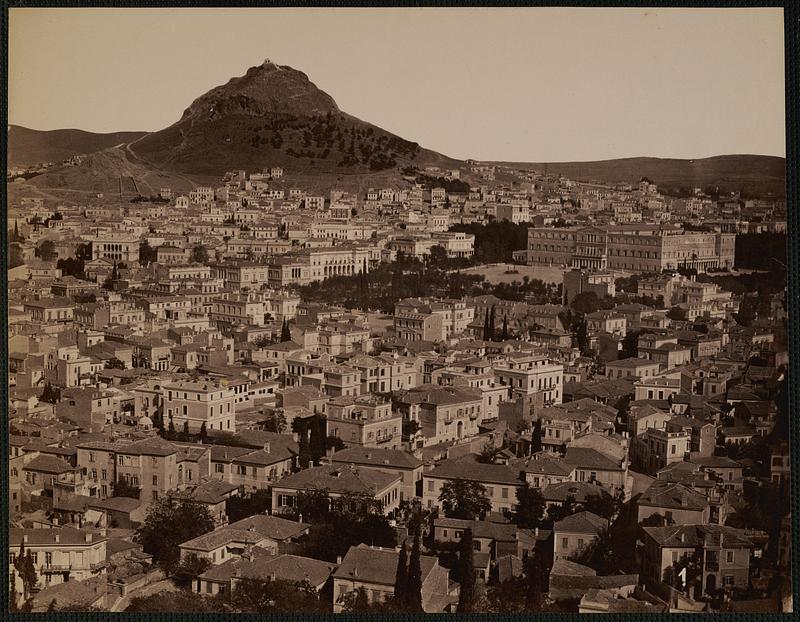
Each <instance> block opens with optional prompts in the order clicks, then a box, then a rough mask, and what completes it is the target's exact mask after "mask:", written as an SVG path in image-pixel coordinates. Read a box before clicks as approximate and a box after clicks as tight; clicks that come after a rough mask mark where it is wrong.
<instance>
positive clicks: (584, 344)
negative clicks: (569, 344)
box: [575, 319, 591, 355]
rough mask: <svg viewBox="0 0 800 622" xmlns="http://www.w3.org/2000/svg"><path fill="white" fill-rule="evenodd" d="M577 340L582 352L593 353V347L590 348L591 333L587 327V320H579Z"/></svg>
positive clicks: (585, 353)
mask: <svg viewBox="0 0 800 622" xmlns="http://www.w3.org/2000/svg"><path fill="white" fill-rule="evenodd" d="M575 340H576V342H577V346H578V349H579V350H580V351H581V354H584V355H588V354H591V349H590V348H589V334H588V329H587V327H586V320H583V319H581V320H579V321H578V329H577V331H576V334H575Z"/></svg>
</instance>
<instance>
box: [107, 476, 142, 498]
mask: <svg viewBox="0 0 800 622" xmlns="http://www.w3.org/2000/svg"><path fill="white" fill-rule="evenodd" d="M140 494H141V490H140V489H139V488H137V487H136V486H134V485H133V484H131V483H130V482H128V480H126V479H123V478H121V477H120V478H119V479H118V480H117V481H116V482H114V483H113V484H111V496H112V497H128V498H129V499H138V498H139V495H140Z"/></svg>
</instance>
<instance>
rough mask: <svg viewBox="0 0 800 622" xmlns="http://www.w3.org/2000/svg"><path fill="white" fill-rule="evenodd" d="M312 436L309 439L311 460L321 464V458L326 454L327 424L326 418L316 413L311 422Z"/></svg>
mask: <svg viewBox="0 0 800 622" xmlns="http://www.w3.org/2000/svg"><path fill="white" fill-rule="evenodd" d="M310 427H311V438H310V440H309V445H308V451H309V454H310V456H311V461H312V462H313V463H314V464H315V465H316V466H319V462H320V459H321V458H323V457H324V456H325V438H326V431H327V424H326V422H325V418H324V417H321V416H320V415H319V414H316V415H314V416H313V417H312V418H311V422H310Z"/></svg>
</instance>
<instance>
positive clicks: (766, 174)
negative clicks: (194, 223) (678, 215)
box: [8, 60, 786, 195]
mask: <svg viewBox="0 0 800 622" xmlns="http://www.w3.org/2000/svg"><path fill="white" fill-rule="evenodd" d="M12 128H16V129H12ZM30 132H33V133H34V134H35V135H36V141H34V143H35V144H34V147H38V148H39V149H40V151H39V152H42V149H45V147H43V146H42V145H45V146H46V149H47V151H46V153H50V154H52V153H58V154H63V157H58V158H54V157H51V158H45V159H42V160H39V161H54V160H55V161H59V160H62V159H65V158H68V157H69V156H70V155H76V154H77V153H90V152H89V151H87V150H86V149H85V147H87V146H88V147H90V146H97V149H96V151H97V152H98V156H97V157H96V158H89V159H87V160H88V163H87V164H86V165H82V164H81V165H77V166H71V167H56V168H55V170H48V171H47V172H45V173H43V174H42V175H38V176H36V177H33V178H31V180H30V181H31V183H33V184H34V185H40V186H43V187H60V188H67V187H70V186H69V184H75V185H76V186H77V187H79V188H82V187H83V185H87V184H89V185H90V186H91V189H94V188H97V187H99V186H102V185H106V186H108V187H113V186H114V184H115V183H118V179H116V178H114V177H113V174H114V173H115V172H119V174H120V175H123V174H126V173H127V172H129V171H134V172H139V174H144V173H142V171H145V170H146V169H148V168H149V169H150V170H151V171H153V172H154V173H155V174H153V175H151V177H152V179H157V178H159V177H160V178H162V179H164V180H165V181H166V179H168V178H169V177H170V175H171V174H173V173H174V174H175V175H176V176H177V177H179V178H181V177H183V178H184V179H185V176H189V177H192V176H194V177H198V176H202V177H204V178H215V177H220V176H221V175H223V174H224V173H225V172H227V171H231V170H239V169H244V170H249V171H254V170H256V171H257V170H261V169H263V168H266V167H268V166H282V167H284V168H285V169H286V170H287V172H289V173H290V174H291V175H292V177H293V178H294V179H297V180H298V181H303V182H307V181H308V180H314V182H315V183H317V184H318V185H320V186H331V187H332V186H333V185H336V184H337V183H338V182H340V181H342V180H343V179H346V180H347V179H349V180H354V179H356V178H358V177H359V176H361V177H363V179H362V180H361V181H359V182H358V183H357V185H358V186H359V187H360V186H361V185H363V183H383V182H384V180H387V179H395V180H399V179H400V178H401V177H402V175H403V170H404V169H406V167H409V166H411V167H418V168H422V167H425V166H439V167H441V168H465V167H466V162H465V161H463V160H458V159H456V158H451V157H448V156H447V155H443V154H441V153H438V152H436V151H433V150H430V149H425V148H423V147H422V146H421V145H419V144H418V143H416V142H412V141H409V140H406V139H404V138H402V137H400V136H397V135H395V134H393V133H391V132H388V131H386V130H384V129H382V128H380V127H379V126H377V125H374V124H372V123H369V122H366V121H363V120H361V119H359V118H357V117H354V116H352V115H349V114H347V113H346V112H344V111H342V110H340V109H339V107H338V105H337V104H336V102H335V101H334V99H333V98H332V97H331V96H330V95H329V94H327V93H325V92H324V91H322V90H321V89H319V88H318V87H317V86H316V85H314V83H313V82H311V80H310V79H309V78H308V76H307V75H306V74H305V73H303V72H302V71H298V70H296V69H293V68H291V67H288V66H285V65H277V64H275V63H272V62H271V61H269V60H267V61H265V62H264V63H262V64H261V65H258V66H254V67H250V68H249V69H248V70H247V71H246V72H245V73H244V74H243V75H241V76H236V77H232V78H230V79H229V80H228V81H227V82H225V83H224V84H221V85H218V86H216V87H214V88H212V89H209V90H208V91H207V92H206V93H204V94H202V95H200V96H199V97H196V98H195V99H194V100H193V101H192V102H191V103H190V104H189V105H188V106H187V107H186V109H185V110H184V111H183V113H182V115H181V116H180V118H179V119H178V120H176V121H175V122H174V123H173V124H171V125H169V126H167V127H166V128H164V129H162V130H158V131H155V132H117V133H110V134H93V133H91V132H84V131H82V130H51V131H49V132H48V131H37V130H28V129H27V128H23V127H22V126H10V127H9V147H8V151H9V164H14V163H16V162H20V161H22V158H21V155H20V154H22V153H24V154H25V155H26V156H27V155H29V154H30V153H31V152H33V153H37V151H36V150H35V149H32V148H29V147H30V145H31V141H30V140H29V141H28V143H26V141H25V140H24V139H25V138H26V134H28V133H30ZM20 137H22V140H21V139H20ZM112 137H113V138H112ZM121 137H124V138H127V140H121V139H120V138H121ZM78 138H80V139H81V140H77V139H78ZM37 141H38V142H37ZM122 143H124V144H122ZM121 144H122V146H121ZM120 146H121V148H120ZM78 147H81V149H78ZM115 148H116V151H118V152H119V153H112V151H114V150H115ZM70 150H73V151H74V153H69V152H70ZM104 150H109V151H108V153H105V155H102V154H103V152H104ZM481 162H485V163H489V164H496V165H502V166H509V167H512V168H517V169H520V170H540V171H543V170H545V169H546V170H547V171H548V172H552V173H558V174H562V175H566V176H568V177H571V178H576V179H581V180H584V179H587V180H588V179H594V180H598V181H605V182H610V183H619V182H627V183H636V182H637V181H638V180H639V179H640V178H641V177H648V178H650V179H652V180H653V181H654V182H656V183H657V184H659V186H661V187H663V188H670V189H676V190H678V191H680V192H686V191H691V190H692V189H693V188H694V187H701V188H706V187H714V186H718V187H720V188H725V189H726V190H727V189H730V190H732V191H736V190H739V191H744V192H746V193H750V194H773V195H785V174H786V173H785V159H783V158H779V157H777V156H758V155H749V154H727V155H721V156H712V157H709V158H698V159H691V160H689V159H679V158H655V157H649V156H641V157H634V158H617V159H612V160H594V161H583V162H550V163H535V162H534V163H531V162H510V161H509V162H501V161H490V160H482V161H481ZM28 163H31V162H28ZM92 165H99V166H97V168H98V169H99V171H91V170H85V169H86V167H87V166H92ZM67 169H68V170H67ZM104 176H107V177H108V176H110V177H109V178H108V179H104ZM462 177H463V178H465V179H466V180H468V181H469V180H470V175H469V173H468V172H465V174H462ZM88 189H89V188H87V190H88Z"/></svg>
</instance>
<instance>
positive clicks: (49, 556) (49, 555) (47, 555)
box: [44, 552, 53, 566]
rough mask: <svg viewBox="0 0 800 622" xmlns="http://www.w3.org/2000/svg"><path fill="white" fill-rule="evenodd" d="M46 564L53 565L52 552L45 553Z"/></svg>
mask: <svg viewBox="0 0 800 622" xmlns="http://www.w3.org/2000/svg"><path fill="white" fill-rule="evenodd" d="M44 564H45V566H52V565H53V554H52V553H49V552H48V553H45V554H44Z"/></svg>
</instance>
